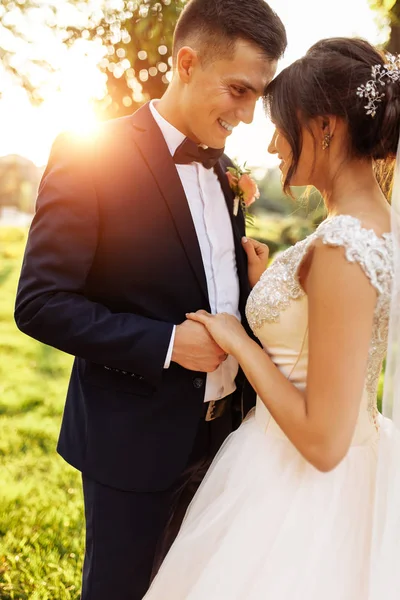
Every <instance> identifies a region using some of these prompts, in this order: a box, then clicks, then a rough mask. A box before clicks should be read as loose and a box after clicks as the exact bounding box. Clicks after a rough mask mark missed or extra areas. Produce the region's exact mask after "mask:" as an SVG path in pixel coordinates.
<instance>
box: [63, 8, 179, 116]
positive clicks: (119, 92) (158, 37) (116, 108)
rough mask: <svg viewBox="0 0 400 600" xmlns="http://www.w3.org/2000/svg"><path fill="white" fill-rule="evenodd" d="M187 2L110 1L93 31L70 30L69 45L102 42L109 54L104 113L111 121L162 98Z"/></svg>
mask: <svg viewBox="0 0 400 600" xmlns="http://www.w3.org/2000/svg"><path fill="white" fill-rule="evenodd" d="M185 2H186V0H121V1H120V2H119V5H118V9H117V10H116V8H115V2H110V1H109V0H105V1H104V4H103V9H102V11H100V12H99V13H98V14H95V13H93V14H92V15H91V18H90V21H89V24H88V27H86V28H82V27H74V28H72V27H70V28H69V34H70V38H69V42H70V43H71V42H74V41H76V40H77V39H80V38H81V37H82V36H83V37H85V38H87V39H91V40H100V41H101V42H102V43H103V45H105V46H106V48H107V51H108V54H107V57H106V58H105V59H104V60H103V61H102V63H101V65H100V66H101V68H102V69H103V70H104V71H105V72H106V73H107V89H108V94H107V97H106V98H105V100H104V101H103V102H102V103H101V105H100V108H102V109H103V110H105V111H106V115H107V116H108V117H114V116H121V115H123V114H130V113H131V112H132V110H133V109H134V108H137V107H138V106H140V105H141V104H143V102H145V101H147V100H149V99H151V98H160V97H161V96H162V95H163V93H164V91H165V89H166V87H167V85H168V81H169V79H168V72H169V71H170V68H171V64H172V62H171V54H172V40H173V32H174V29H175V25H176V21H177V20H178V17H179V15H180V13H181V11H182V9H183V6H184V4H185Z"/></svg>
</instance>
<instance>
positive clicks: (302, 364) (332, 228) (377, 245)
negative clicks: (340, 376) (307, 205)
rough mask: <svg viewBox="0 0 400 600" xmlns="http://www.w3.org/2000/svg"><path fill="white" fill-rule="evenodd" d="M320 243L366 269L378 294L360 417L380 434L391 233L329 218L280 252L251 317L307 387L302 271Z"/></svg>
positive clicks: (275, 355)
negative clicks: (337, 249)
mask: <svg viewBox="0 0 400 600" xmlns="http://www.w3.org/2000/svg"><path fill="white" fill-rule="evenodd" d="M317 240H321V241H322V242H323V243H324V244H327V245H330V246H337V247H339V246H340V247H342V248H343V249H344V251H345V256H346V258H347V260H348V261H349V262H352V263H358V264H359V265H360V267H361V268H362V269H363V271H364V273H365V274H366V276H367V277H368V278H369V280H370V282H371V284H372V285H373V286H374V288H375V289H376V291H377V302H376V307H375V313H374V321H373V331H372V337H371V343H370V349H369V359H368V368H367V377H366V381H365V390H364V400H365V401H364V402H363V403H362V406H361V409H360V416H359V424H360V426H361V429H365V428H366V427H367V428H368V425H367V422H366V419H368V421H369V424H372V425H373V427H374V429H375V430H376V429H377V415H378V410H377V406H376V396H377V387H378V382H379V376H380V372H381V368H382V363H383V359H384V357H385V354H386V348H387V338H388V328H389V312H390V298H391V286H392V279H393V245H392V236H391V234H384V235H382V237H379V236H378V235H377V234H376V233H375V232H374V231H373V230H368V229H365V228H364V227H362V225H361V223H360V221H359V220H358V219H356V218H354V217H351V216H349V215H340V216H338V217H334V218H331V219H327V220H326V221H324V222H323V223H322V224H321V225H320V226H319V227H318V228H317V230H316V231H315V232H314V233H312V234H311V235H310V236H308V237H307V238H306V239H305V240H302V241H301V242H298V243H297V244H296V245H295V246H293V247H292V248H289V249H288V250H286V251H285V252H283V253H282V254H280V255H279V256H278V257H277V258H276V259H275V261H274V262H273V263H272V265H271V266H270V267H269V268H268V269H267V270H266V271H265V273H264V274H263V275H262V277H261V279H260V281H259V282H258V283H257V285H256V286H255V287H254V289H253V291H252V293H251V295H250V297H249V300H248V303H247V308H246V314H247V319H248V321H249V324H250V326H251V328H252V329H253V331H254V333H255V335H257V337H258V338H259V339H260V341H261V342H262V344H263V346H264V347H265V349H266V350H267V352H268V353H269V354H270V356H271V358H272V360H273V361H274V362H275V364H276V365H277V366H278V368H279V369H280V370H281V371H282V372H283V373H284V374H285V375H286V376H287V377H288V378H289V379H290V380H291V381H292V382H293V383H294V384H295V385H297V386H298V387H299V388H303V389H304V388H305V385H306V376H307V363H308V343H307V342H308V310H307V296H306V293H305V291H304V290H303V288H302V287H301V285H300V282H299V279H298V271H299V267H300V265H301V263H302V261H303V259H304V257H305V256H306V254H307V252H308V250H309V249H310V247H311V245H312V244H313V243H314V242H316V241H317ZM363 411H364V412H365V414H363ZM359 433H360V432H359ZM364 433H365V432H364Z"/></svg>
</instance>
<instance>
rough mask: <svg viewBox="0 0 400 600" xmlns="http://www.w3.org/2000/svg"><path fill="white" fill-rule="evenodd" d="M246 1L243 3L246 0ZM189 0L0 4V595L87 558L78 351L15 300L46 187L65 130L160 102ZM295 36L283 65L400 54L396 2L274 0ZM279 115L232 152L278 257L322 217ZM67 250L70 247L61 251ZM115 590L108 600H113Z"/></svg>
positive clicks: (55, 583)
mask: <svg viewBox="0 0 400 600" xmlns="http://www.w3.org/2000/svg"><path fill="white" fill-rule="evenodd" d="M240 1H241V3H242V5H243V10H244V11H245V10H246V0H240ZM184 4H185V0H159V1H156V0H88V1H86V2H84V1H80V0H70V1H67V0H50V1H46V0H12V1H7V0H1V1H0V60H1V63H0V461H1V468H0V598H1V599H2V600H22V599H23V600H25V599H30V600H77V599H78V598H79V588H80V569H81V562H82V557H83V507H82V497H81V490H80V480H79V474H78V473H76V472H75V471H74V470H73V469H72V468H70V467H68V466H67V465H66V464H65V463H64V462H63V461H62V460H61V458H59V457H58V456H57V455H56V453H55V445H56V439H57V435H58V430H59V425H60V419H61V414H62V410H63V404H64V398H65V391H66V385H67V381H68V375H69V369H70V365H71V358H70V357H68V356H65V355H63V354H61V353H59V352H57V351H56V350H53V349H52V348H49V347H47V346H43V345H41V344H39V343H37V342H34V341H33V340H30V339H28V338H26V337H25V336H23V335H22V334H20V333H19V332H18V331H17V329H16V327H15V325H14V321H13V307H14V297H15V290H16V284H17V279H18V275H19V270H20V265H21V260H22V254H23V249H24V245H25V242H26V236H27V231H28V227H29V223H30V221H31V219H32V215H33V211H34V205H35V199H36V193H37V188H38V184H39V181H40V178H41V175H42V173H43V170H44V167H45V164H46V161H47V158H48V155H49V151H50V147H51V144H52V142H53V140H54V138H55V136H56V135H57V134H58V133H60V132H61V131H64V130H74V131H76V132H77V133H79V134H80V135H83V136H86V135H91V132H93V131H94V130H95V128H96V124H97V123H98V122H99V121H102V120H104V119H109V118H115V117H118V116H122V115H126V114H130V113H131V112H133V111H134V110H135V109H137V108H138V107H139V106H140V105H141V104H143V102H146V101H147V100H149V99H151V98H159V97H161V95H162V94H163V92H164V90H165V89H166V86H167V85H168V82H169V78H170V75H171V71H170V70H171V58H170V55H171V45H172V34H173V30H174V26H175V23H176V20H177V18H178V17H179V14H180V12H181V10H182V8H183V6H184ZM269 4H270V5H271V6H272V7H273V8H274V9H275V10H276V12H277V13H278V14H279V16H280V17H281V18H282V20H283V22H284V23H285V25H286V28H287V33H288V39H289V46H288V49H287V52H286V54H285V57H284V59H283V60H282V62H281V64H280V67H279V68H280V69H281V68H283V67H284V66H285V65H287V64H289V63H291V62H292V61H293V60H295V59H297V58H299V57H300V56H301V55H302V54H304V52H305V51H306V50H307V48H308V47H309V46H311V45H312V44H313V43H314V42H315V41H317V40H319V39H321V38H323V37H330V36H359V37H363V38H365V39H367V40H368V41H370V42H372V43H373V44H376V45H378V46H380V47H382V48H386V49H388V50H389V51H391V52H393V53H399V52H400V0H335V2H333V1H332V0H302V1H301V2H299V1H298V0H271V1H270V2H269ZM271 135H272V125H271V123H269V122H268V120H267V119H266V117H265V116H264V114H263V109H262V106H261V104H260V106H258V107H257V111H256V116H255V120H254V123H253V125H251V126H240V127H239V128H237V130H236V131H235V133H234V134H233V136H231V138H230V139H229V143H228V146H227V152H228V154H230V156H231V157H232V158H234V159H236V160H237V161H238V162H239V163H240V164H243V163H244V162H246V163H247V166H248V167H249V168H251V169H252V170H253V173H254V175H255V176H256V178H257V180H258V183H259V187H260V191H261V198H260V199H259V200H258V202H257V204H256V205H255V207H254V216H255V219H254V225H253V226H252V228H251V231H250V232H249V233H250V235H253V236H255V237H258V238H259V239H261V240H263V241H266V242H267V243H268V245H269V246H270V249H271V252H272V254H275V253H276V252H278V251H280V250H282V249H284V248H286V247H288V246H289V245H291V244H293V243H295V242H296V241H298V240H299V239H302V238H303V237H305V236H306V235H308V234H309V233H310V232H311V231H312V230H313V229H314V228H315V225H316V224H317V223H319V222H320V221H321V219H322V218H323V216H324V212H323V207H322V204H321V200H320V197H319V196H318V194H312V195H311V196H310V198H308V199H307V200H304V199H302V198H301V194H302V192H303V190H298V197H299V199H298V200H297V201H296V202H295V201H293V200H292V199H288V198H285V197H284V196H283V195H282V191H281V185H280V172H279V171H278V170H277V161H276V159H275V158H274V157H271V156H269V155H268V153H267V147H268V143H269V141H270V138H271ZM67 251H68V248H66V252H67ZM110 600H111V599H110Z"/></svg>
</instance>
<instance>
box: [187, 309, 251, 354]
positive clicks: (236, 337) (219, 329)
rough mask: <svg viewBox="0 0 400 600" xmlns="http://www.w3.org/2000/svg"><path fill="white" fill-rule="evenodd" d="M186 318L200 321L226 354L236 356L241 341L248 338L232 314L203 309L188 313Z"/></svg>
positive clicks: (241, 344)
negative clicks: (213, 313) (211, 312)
mask: <svg viewBox="0 0 400 600" xmlns="http://www.w3.org/2000/svg"><path fill="white" fill-rule="evenodd" d="M186 317H187V318H188V319H191V320H192V321H197V322H198V323H202V324H203V325H204V326H205V327H206V328H207V330H208V332H209V334H210V335H211V337H213V338H214V340H215V342H216V343H217V344H218V346H220V348H222V349H223V350H224V351H225V352H226V353H227V354H231V355H232V356H236V357H237V354H238V352H239V351H240V348H241V347H242V346H243V342H245V341H246V340H248V339H249V337H248V335H247V333H246V331H245V329H244V327H243V325H242V324H241V323H240V321H239V320H238V319H237V318H236V317H234V316H233V315H228V314H227V313H219V314H217V315H211V314H210V313H208V312H207V311H205V310H198V311H197V312H195V313H188V314H187V315H186Z"/></svg>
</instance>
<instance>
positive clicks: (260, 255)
mask: <svg viewBox="0 0 400 600" xmlns="http://www.w3.org/2000/svg"><path fill="white" fill-rule="evenodd" d="M242 245H243V248H244V250H245V252H246V254H247V262H248V277H249V283H250V286H251V288H253V287H254V286H255V285H256V283H258V281H259V280H260V277H261V275H262V274H263V273H264V271H265V269H266V268H267V265H268V257H269V248H268V246H267V245H266V244H262V243H261V242H258V241H257V240H252V239H251V238H247V237H244V238H242Z"/></svg>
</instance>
